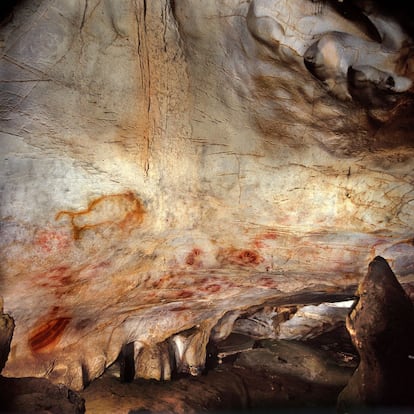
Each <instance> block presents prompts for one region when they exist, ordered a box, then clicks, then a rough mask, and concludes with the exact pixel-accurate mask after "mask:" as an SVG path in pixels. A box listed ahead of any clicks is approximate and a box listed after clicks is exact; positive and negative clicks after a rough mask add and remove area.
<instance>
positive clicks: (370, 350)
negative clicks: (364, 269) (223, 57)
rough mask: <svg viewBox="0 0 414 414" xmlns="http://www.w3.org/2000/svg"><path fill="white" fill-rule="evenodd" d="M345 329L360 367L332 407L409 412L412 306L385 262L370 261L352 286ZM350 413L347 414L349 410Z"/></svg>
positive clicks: (413, 362)
mask: <svg viewBox="0 0 414 414" xmlns="http://www.w3.org/2000/svg"><path fill="white" fill-rule="evenodd" d="M357 295H358V297H359V298H358V301H357V303H356V305H355V307H354V309H353V310H352V312H351V313H350V315H349V317H348V318H347V328H348V331H349V333H350V335H351V338H352V342H353V344H354V346H355V348H356V349H357V351H358V353H359V356H360V364H359V366H358V368H357V369H356V371H355V373H354V374H353V376H352V378H351V379H350V381H349V383H348V385H347V386H346V387H345V389H344V390H343V391H342V392H341V394H340V396H339V399H338V406H339V408H340V410H341V412H349V409H350V407H352V406H363V405H367V406H375V405H376V406H388V407H393V408H396V407H400V406H403V407H404V406H409V407H411V408H414V395H413V389H414V378H413V371H414V330H413V327H414V305H413V303H412V302H411V300H410V299H409V298H408V296H407V294H406V293H405V291H404V289H403V288H402V287H401V285H400V284H399V283H398V280H397V279H396V277H395V275H394V273H393V272H392V270H391V268H390V267H389V265H388V263H387V262H386V260H384V259H383V258H382V257H376V258H375V259H374V260H373V261H372V262H371V263H370V265H369V269H368V273H367V275H366V276H365V278H364V279H363V280H362V281H361V283H360V284H359V286H358V292H357ZM351 411H352V410H351Z"/></svg>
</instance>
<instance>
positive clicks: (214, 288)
mask: <svg viewBox="0 0 414 414" xmlns="http://www.w3.org/2000/svg"><path fill="white" fill-rule="evenodd" d="M220 289H221V286H220V285H219V284H217V283H213V284H211V285H208V286H206V287H205V288H204V290H205V291H206V292H210V293H215V292H218V291H219V290H220Z"/></svg>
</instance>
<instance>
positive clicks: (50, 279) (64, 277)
mask: <svg viewBox="0 0 414 414" xmlns="http://www.w3.org/2000/svg"><path fill="white" fill-rule="evenodd" d="M70 270H71V269H70V267H69V266H57V267H52V268H51V269H50V270H49V271H48V272H46V273H40V274H37V275H36V276H35V279H36V282H35V283H36V284H37V285H39V286H42V287H45V288H58V287H62V286H68V285H70V284H72V283H73V275H72V273H71V271H70Z"/></svg>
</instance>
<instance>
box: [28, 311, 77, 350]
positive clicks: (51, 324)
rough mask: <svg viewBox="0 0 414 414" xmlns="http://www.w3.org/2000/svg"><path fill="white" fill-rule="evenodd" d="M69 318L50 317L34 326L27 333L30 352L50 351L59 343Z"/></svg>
mask: <svg viewBox="0 0 414 414" xmlns="http://www.w3.org/2000/svg"><path fill="white" fill-rule="evenodd" d="M70 320H71V318H67V317H61V318H55V319H51V320H49V321H48V322H46V323H44V324H42V325H40V326H39V327H37V328H35V329H34V330H33V331H32V332H31V333H30V335H29V339H28V344H29V347H30V349H31V350H32V352H34V353H38V352H46V351H51V350H52V349H54V348H55V346H56V345H57V344H58V343H59V341H60V339H61V337H62V335H63V332H64V331H65V329H66V326H67V325H68V323H69V322H70Z"/></svg>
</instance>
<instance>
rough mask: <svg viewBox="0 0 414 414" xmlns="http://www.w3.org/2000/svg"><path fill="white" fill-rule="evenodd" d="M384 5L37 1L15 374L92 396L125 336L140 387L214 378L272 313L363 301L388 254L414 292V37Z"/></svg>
mask: <svg viewBox="0 0 414 414" xmlns="http://www.w3.org/2000/svg"><path fill="white" fill-rule="evenodd" d="M364 4H365V2H364V3H363V4H362V6H364ZM362 6H361V7H362ZM371 6H372V5H371ZM371 6H370V8H369V9H368V8H365V9H364V10H362V9H361V10H360V14H361V15H363V16H369V18H368V20H369V21H370V22H371V25H369V24H367V23H366V19H365V24H362V26H361V23H358V21H357V20H356V21H354V20H350V19H348V18H346V17H344V16H347V13H343V11H342V12H341V11H338V10H337V9H335V8H334V7H333V6H332V5H331V3H330V2H319V1H318V2H315V1H310V0H289V1H277V2H276V1H274V2H273V1H265V0H252V1H246V0H223V1H215V0H208V1H203V2H202V5H201V4H200V2H199V1H198V0H175V1H167V0H151V1H146V0H125V1H122V2H119V1H117V0H103V1H99V0H72V1H64V2H63V1H62V2H57V1H54V0H33V1H23V2H18V4H17V6H16V7H15V9H14V12H13V15H8V17H7V19H6V20H5V21H4V22H3V25H2V27H1V28H0V48H1V60H0V62H1V63H0V64H1V66H0V85H1V89H0V104H1V118H0V123H1V124H0V139H1V163H0V177H1V227H0V232H1V234H0V241H1V264H2V265H1V276H0V277H1V279H0V282H1V288H2V295H3V296H4V298H5V303H6V311H7V312H8V313H10V314H11V315H12V317H13V318H14V319H15V322H16V329H15V333H14V339H13V342H12V347H11V354H10V358H9V361H8V363H7V365H6V368H5V373H6V374H7V375H15V376H42V377H47V378H49V379H51V380H52V381H53V382H56V383H65V384H66V385H68V386H70V387H72V388H74V389H80V388H82V387H83V386H84V385H85V384H87V383H89V381H90V380H92V379H94V378H96V377H98V376H99V375H101V374H102V372H103V371H104V370H105V368H106V367H107V366H109V365H110V364H112V363H113V362H114V361H115V360H116V359H117V357H118V354H119V353H120V351H121V349H124V348H123V347H125V346H129V347H131V346H132V347H133V350H134V351H133V358H134V370H135V373H134V375H137V376H139V375H143V376H145V377H150V378H168V377H169V375H170V372H171V371H172V370H174V369H175V367H179V369H181V370H183V371H186V372H190V373H192V374H198V373H199V372H200V371H201V369H202V367H203V365H204V359H205V354H206V351H205V346H206V344H207V343H208V341H209V340H210V338H211V337H213V338H214V340H220V339H222V338H224V337H226V336H227V335H228V334H229V333H230V332H231V329H232V325H233V323H234V321H235V320H236V319H237V317H238V315H239V314H242V313H245V312H246V311H247V310H248V309H249V308H251V307H256V306H264V304H265V303H267V302H269V303H270V304H271V306H284V305H289V306H290V305H295V304H303V303H320V302H323V301H325V300H328V298H327V297H328V296H329V295H332V296H334V297H335V298H336V299H338V300H340V299H343V298H346V297H349V296H350V295H352V294H353V292H354V287H355V286H356V284H357V281H358V280H359V278H360V277H361V275H363V273H364V269H365V268H366V265H367V263H368V262H369V261H370V260H371V259H372V258H373V257H374V256H376V255H378V254H380V255H382V256H383V257H385V258H386V259H387V260H389V261H390V263H392V265H393V268H394V270H395V272H396V274H397V276H398V277H400V278H401V281H402V282H403V283H404V284H406V285H408V283H409V282H412V281H413V278H414V267H413V262H414V260H413V259H414V246H413V230H414V227H413V226H414V209H413V190H414V187H413V168H412V161H413V159H412V157H413V153H414V148H413V140H412V134H411V131H412V127H413V118H412V116H411V114H412V108H413V104H412V100H411V95H410V88H411V86H410V85H411V82H412V80H413V63H412V56H411V55H412V48H410V46H411V45H412V42H411V39H410V38H408V36H407V35H406V34H405V33H404V32H403V31H402V30H401V29H400V26H399V25H398V23H397V22H394V21H393V20H392V19H391V18H388V17H382V15H381V14H379V13H378V12H377V11H376V10H375V7H371ZM364 7H365V6H364ZM348 15H349V14H348ZM363 21H364V19H362V22H363ZM367 25H368V29H371V30H367V28H366V27H367ZM372 27H375V28H376V32H375V31H373V30H372ZM338 33H342V34H340V35H339V34H338ZM367 33H368V34H367ZM379 39H381V42H380V41H379ZM351 50H352V51H357V52H358V56H355V55H354V54H352V53H350V51H351ZM376 57H378V59H377V58H376ZM128 344H132V345H128ZM129 349H130V348H129ZM171 355H174V358H171ZM146 361H148V363H147V362H146Z"/></svg>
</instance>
